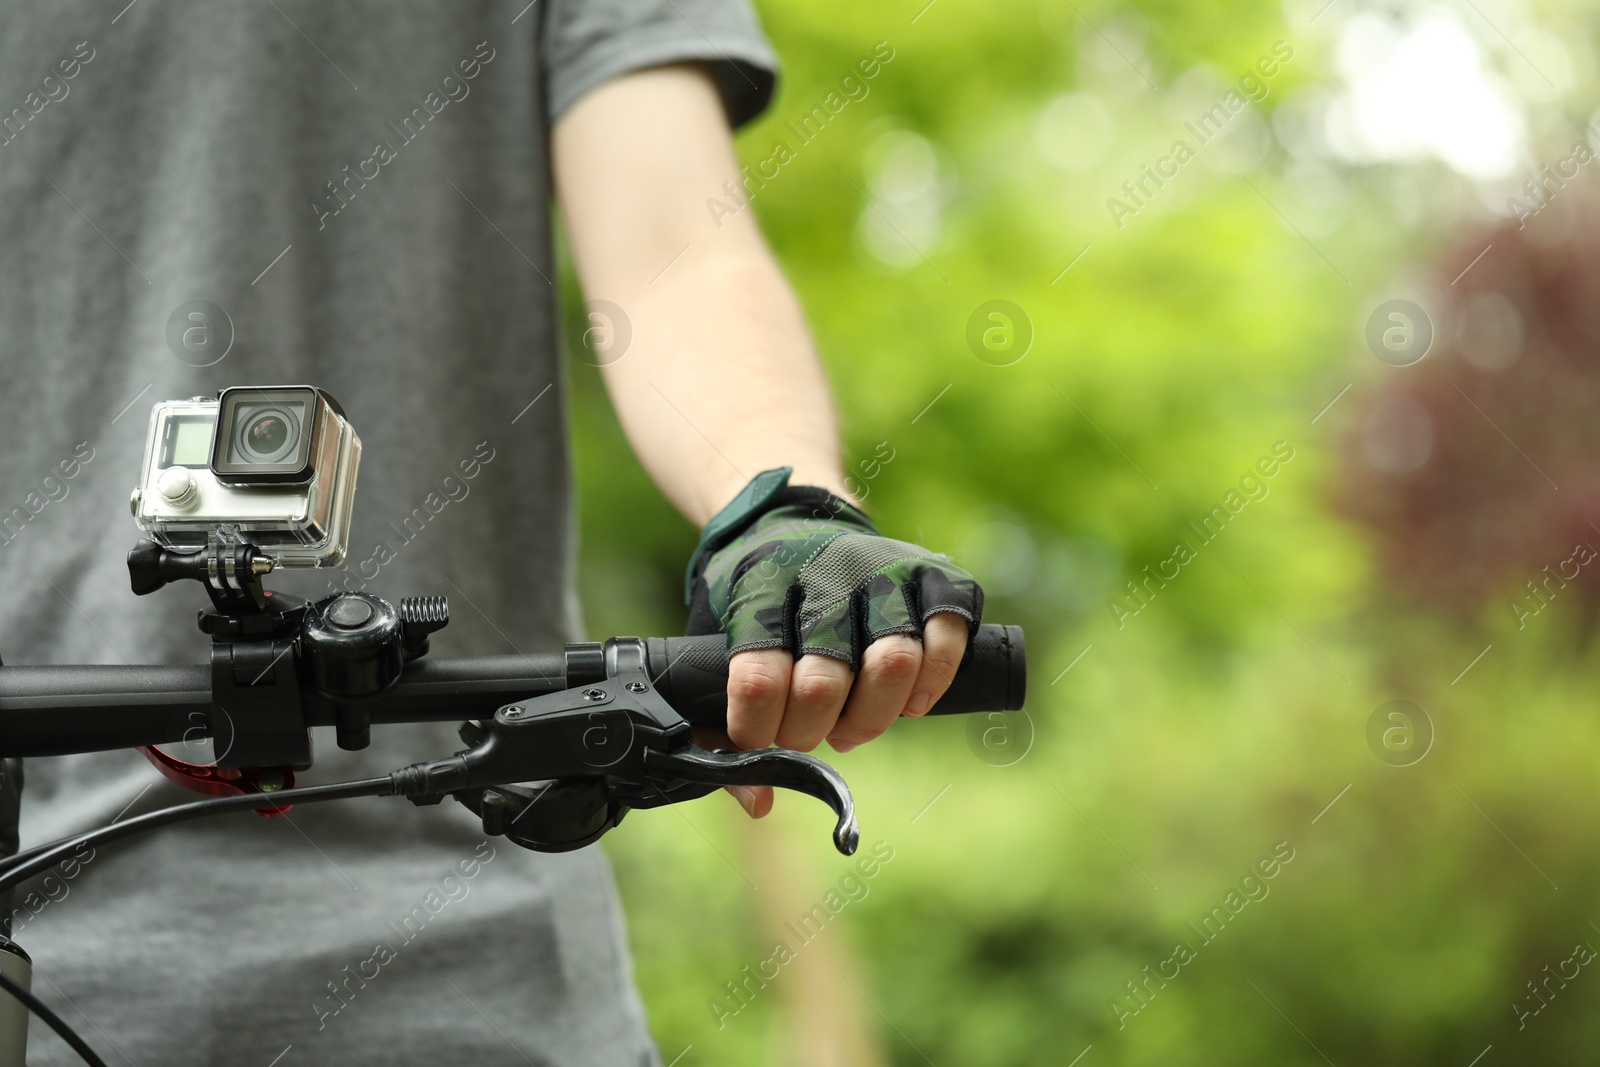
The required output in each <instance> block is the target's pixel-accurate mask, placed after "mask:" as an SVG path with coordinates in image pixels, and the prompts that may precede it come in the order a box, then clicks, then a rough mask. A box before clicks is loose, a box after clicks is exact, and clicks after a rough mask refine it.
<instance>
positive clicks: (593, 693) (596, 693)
mask: <svg viewBox="0 0 1600 1067" xmlns="http://www.w3.org/2000/svg"><path fill="white" fill-rule="evenodd" d="M605 698H606V691H605V690H604V689H585V690H584V691H583V699H585V700H604V699H605Z"/></svg>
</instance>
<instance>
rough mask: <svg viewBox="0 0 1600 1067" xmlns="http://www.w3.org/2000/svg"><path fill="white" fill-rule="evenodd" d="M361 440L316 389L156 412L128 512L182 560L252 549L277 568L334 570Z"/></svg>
mask: <svg viewBox="0 0 1600 1067" xmlns="http://www.w3.org/2000/svg"><path fill="white" fill-rule="evenodd" d="M360 461H361V440H360V439H359V438H358V437H357V436H356V432H355V430H354V429H353V428H352V427H351V425H350V423H349V421H348V420H346V419H345V417H344V410H343V409H342V408H341V407H340V406H339V402H338V401H336V400H335V399H334V398H333V397H332V396H330V395H328V394H327V393H326V392H324V391H323V390H321V389H318V388H315V387H314V386H309V385H286V386H234V387H232V388H229V389H224V390H223V391H222V392H221V393H220V394H218V395H217V396H216V397H215V398H211V397H195V398H193V399H190V400H166V401H162V402H161V403H158V404H157V405H156V406H155V408H154V410H152V411H151V413H150V432H149V436H148V437H147V438H146V439H145V447H144V466H143V468H142V471H143V473H142V476H141V478H140V480H139V485H138V486H137V487H136V488H135V489H134V491H133V497H132V499H131V501H130V506H131V508H132V510H133V519H134V522H135V523H137V524H138V526H139V529H141V530H143V531H144V532H145V533H146V534H147V535H148V536H149V537H150V538H151V539H152V540H154V541H156V542H157V543H158V544H160V545H162V546H163V547H165V548H169V549H172V550H174V551H178V552H186V551H198V550H200V549H203V548H205V547H206V546H207V545H208V544H211V543H218V544H230V543H239V542H246V543H249V544H253V545H255V546H256V547H257V548H258V549H260V550H261V552H262V554H264V555H265V556H267V557H268V558H270V559H271V560H273V562H274V563H275V564H276V565H278V566H288V567H331V566H336V565H338V564H339V563H341V562H343V561H344V557H345V551H346V549H347V548H348V546H349V539H350V511H351V505H352V504H353V503H354V501H355V490H356V468H357V467H358V466H359V464H360Z"/></svg>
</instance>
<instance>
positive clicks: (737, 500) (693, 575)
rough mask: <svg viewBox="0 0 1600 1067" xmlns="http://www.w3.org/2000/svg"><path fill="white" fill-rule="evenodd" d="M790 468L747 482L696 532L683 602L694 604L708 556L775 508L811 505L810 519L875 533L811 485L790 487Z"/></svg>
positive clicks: (855, 511)
mask: <svg viewBox="0 0 1600 1067" xmlns="http://www.w3.org/2000/svg"><path fill="white" fill-rule="evenodd" d="M793 473H794V468H793V467H774V468H773V469H772V470H768V471H762V472H761V473H760V474H758V475H756V476H755V477H754V478H752V479H750V482H749V484H747V485H746V486H745V487H744V488H743V489H741V490H739V494H738V495H737V496H735V497H734V498H733V499H732V500H731V501H729V502H728V505H727V506H726V507H724V508H723V509H722V510H721V511H719V512H717V513H716V514H715V515H714V516H712V518H711V521H710V522H708V523H706V525H705V529H703V530H702V531H700V543H699V544H698V545H696V546H695V550H694V554H693V555H692V556H690V557H689V566H688V569H687V570H686V571H685V572H684V576H683V602H684V603H685V604H690V605H692V604H693V603H694V587H695V580H696V579H697V578H699V576H700V574H701V572H702V571H704V570H705V566H706V563H707V561H708V560H710V558H711V556H712V555H714V554H715V553H716V552H717V551H719V550H720V549H723V548H726V547H727V546H728V545H729V544H730V543H731V542H732V541H733V540H734V539H735V538H737V537H738V536H739V535H740V534H742V533H744V532H745V531H746V530H748V529H749V528H750V527H751V526H752V525H753V524H754V523H755V522H756V520H757V519H759V518H761V516H763V515H765V514H767V513H768V512H770V511H774V510H776V509H777V508H781V507H788V506H791V505H807V504H809V505H813V506H814V510H813V517H815V518H817V519H824V520H826V519H832V518H834V517H836V516H839V515H841V514H846V515H848V516H849V517H850V518H851V519H852V520H854V521H856V522H857V523H859V524H860V525H862V526H864V527H865V528H867V529H869V530H871V531H872V532H874V533H876V532H877V528H876V527H875V526H873V524H872V520H871V519H869V518H867V516H866V514H865V513H864V512H862V511H861V509H860V508H857V507H854V506H852V505H850V504H849V503H847V502H845V501H844V500H841V499H840V498H839V497H837V496H835V495H834V494H833V493H830V492H829V491H828V490H826V489H821V488H818V487H817V486H811V485H790V484H789V475H791V474H793Z"/></svg>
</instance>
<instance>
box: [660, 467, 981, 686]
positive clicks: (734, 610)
mask: <svg viewBox="0 0 1600 1067" xmlns="http://www.w3.org/2000/svg"><path fill="white" fill-rule="evenodd" d="M791 473H792V468H789V467H778V468H776V469H774V470H770V471H763V472H762V473H761V474H758V475H757V476H756V477H755V478H754V479H752V480H751V482H750V484H749V485H747V486H745V487H744V489H743V490H742V491H741V492H740V493H739V495H738V496H737V497H735V498H734V500H733V502H732V503H730V504H729V505H728V506H727V507H725V508H723V509H722V511H720V512H718V513H717V515H716V517H715V518H713V519H712V520H711V521H710V522H709V523H707V524H706V528H705V531H704V533H703V534H702V535H701V537H700V545H699V547H698V548H697V549H696V550H695V553H694V557H693V558H692V559H691V560H690V561H689V571H688V575H687V580H686V583H685V589H684V596H685V600H686V601H687V602H688V604H689V605H690V611H689V625H688V632H689V633H690V634H708V633H717V632H719V631H721V632H724V633H726V634H727V635H728V651H729V652H730V653H733V652H745V651H748V650H750V649H757V648H786V649H788V650H789V652H790V653H791V654H793V655H794V656H796V657H799V656H803V655H806V654H808V653H816V654H818V655H823V656H832V657H833V658H835V659H839V660H843V661H844V662H845V663H848V664H849V665H850V667H851V669H852V670H857V671H859V670H860V669H861V654H862V653H863V652H864V651H865V650H866V647H867V646H868V645H869V644H871V643H872V642H873V641H876V640H877V639H878V638H880V637H883V636H884V635H886V634H913V635H916V636H918V637H920V636H921V634H922V625H923V623H924V622H926V621H927V619H928V617H929V616H930V615H933V614H935V613H937V612H941V611H949V612H954V613H955V614H957V615H960V616H962V617H963V618H965V619H966V620H967V623H968V625H969V627H970V629H969V633H968V638H969V644H968V647H969V648H970V647H971V645H970V638H971V635H972V632H974V631H976V630H977V627H978V623H979V621H980V620H981V619H982V617H983V590H982V589H980V588H979V587H978V583H977V582H976V581H974V580H973V578H972V576H971V575H970V574H968V573H967V572H966V571H964V570H962V569H961V568H959V567H957V566H955V565H954V564H952V563H951V562H950V561H949V560H948V559H946V558H945V557H944V556H939V555H935V554H934V553H932V552H929V551H928V550H927V549H925V548H919V547H918V546H916V545H912V544H907V543H906V542H904V541H893V540H890V539H889V538H887V537H884V536H882V535H881V534H879V533H878V530H877V527H875V526H873V524H872V520H871V519H869V518H867V516H866V515H865V514H863V513H862V512H861V510H860V509H858V508H856V507H853V506H852V505H850V504H847V503H845V502H844V501H843V500H840V499H839V498H838V497H836V496H834V495H833V494H832V493H829V492H828V491H827V490H826V489H817V488H813V487H810V486H790V485H789V484H788V482H789V475H790V474H791Z"/></svg>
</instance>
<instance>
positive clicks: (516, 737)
mask: <svg viewBox="0 0 1600 1067" xmlns="http://www.w3.org/2000/svg"><path fill="white" fill-rule="evenodd" d="M604 658H605V674H606V679H605V681H603V682H599V683H596V684H592V685H580V686H574V687H572V688H570V689H564V690H562V691H560V692H558V693H550V694H548V695H545V696H540V697H535V698H533V699H530V700H527V701H524V702H522V703H520V704H508V705H505V706H504V707H501V708H500V709H498V710H497V711H496V712H495V715H494V718H493V719H491V720H487V721H485V722H484V723H482V724H481V725H479V724H475V723H467V724H464V725H463V727H462V740H463V741H465V742H466V743H467V744H468V745H469V746H470V747H469V748H468V749H467V750H465V751H463V752H459V753H457V754H455V755H454V756H449V757H446V758H444V759H438V760H432V761H430V762H427V763H415V764H412V765H411V766H409V767H405V768H402V769H400V770H398V771H395V772H394V774H393V776H392V777H393V778H394V782H395V790H396V792H398V793H399V794H401V795H402V796H406V797H409V798H410V799H411V800H412V801H413V802H414V803H417V804H433V803H438V802H439V801H440V800H442V799H443V798H444V797H445V796H453V797H455V798H456V800H458V801H460V802H461V804H462V805H463V806H465V807H466V808H468V809H469V810H471V811H472V812H473V813H475V814H476V815H478V816H479V818H480V819H482V821H483V829H484V832H485V833H488V834H492V835H497V836H498V835H502V834H503V835H504V836H505V837H506V838H507V839H508V840H510V841H512V842H513V843H515V844H518V845H521V846H523V847H524V848H530V849H533V850H535V851H539V852H565V851H570V850H572V849H576V848H582V847H584V846H586V845H589V844H592V843H594V842H595V841H597V840H599V839H600V837H601V836H603V835H604V834H605V833H606V832H607V831H608V830H610V829H611V828H612V827H614V826H616V825H617V824H618V823H620V822H621V821H622V819H623V817H624V816H625V815H626V814H627V813H628V812H629V811H630V810H632V809H633V808H654V807H660V806H662V805H664V804H676V803H681V802H682V801H686V800H694V799H696V798H698V797H702V796H705V795H706V794H707V793H710V792H713V791H714V790H716V789H717V788H719V787H721V786H724V785H772V786H779V787H782V788H786V789H794V790H796V791H798V792H802V793H805V794H807V795H809V796H813V797H816V798H818V799H819V800H822V801H823V802H824V803H826V804H827V805H828V806H829V807H830V808H832V809H833V811H834V814H835V815H836V816H837V820H838V821H837V823H836V825H835V828H834V834H833V839H834V845H835V846H836V847H837V848H838V849H839V851H840V852H842V853H844V854H845V855H850V854H852V853H854V852H855V850H856V845H857V844H858V842H859V840H860V828H859V827H858V825H857V823H856V818H855V805H854V802H853V801H852V799H851V796H850V788H849V786H847V785H846V784H845V781H844V779H843V778H842V777H841V776H840V775H839V772H837V771H835V770H834V769H833V768H832V767H829V766H828V765H827V764H826V763H823V762H822V761H821V760H819V759H817V758H816V757H814V756H808V755H805V754H802V753H799V752H791V751H788V750H786V749H762V750H759V751H754V752H739V753H723V752H708V751H706V750H705V749H702V748H699V747H697V746H695V745H694V744H693V742H692V740H691V738H692V734H693V731H692V729H691V728H690V726H689V723H688V722H686V721H685V720H684V718H683V717H682V716H681V715H679V714H678V712H677V711H676V710H675V709H674V708H673V707H672V705H670V704H668V703H667V702H666V700H665V699H663V698H662V696H661V695H660V693H658V692H657V691H656V689H655V686H654V685H653V684H652V683H651V679H650V676H649V672H648V669H647V663H648V661H647V659H646V653H645V643H644V642H643V641H642V640H640V639H638V638H613V639H612V640H610V641H607V642H606V644H605V651H604Z"/></svg>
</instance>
